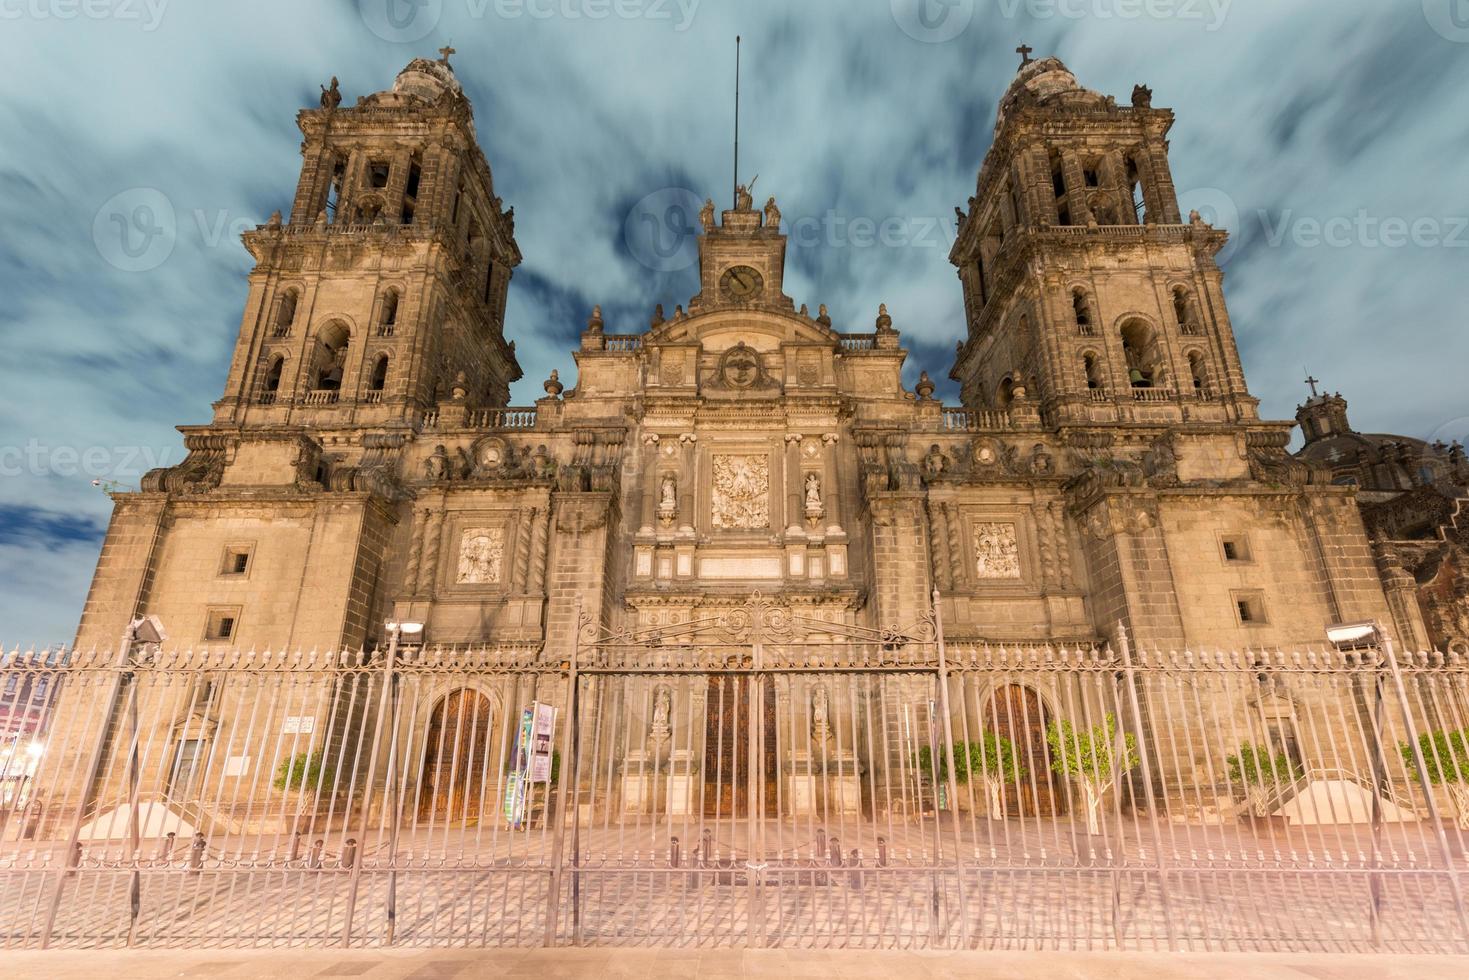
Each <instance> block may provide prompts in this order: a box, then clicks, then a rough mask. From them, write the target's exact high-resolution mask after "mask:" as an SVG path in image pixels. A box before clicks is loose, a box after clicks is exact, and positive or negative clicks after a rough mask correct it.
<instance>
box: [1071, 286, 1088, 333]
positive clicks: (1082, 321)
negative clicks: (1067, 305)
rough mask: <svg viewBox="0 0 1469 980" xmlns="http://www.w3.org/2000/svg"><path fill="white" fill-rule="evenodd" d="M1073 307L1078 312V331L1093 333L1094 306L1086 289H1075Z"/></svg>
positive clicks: (1072, 297) (1072, 299) (1072, 294)
mask: <svg viewBox="0 0 1469 980" xmlns="http://www.w3.org/2000/svg"><path fill="white" fill-rule="evenodd" d="M1071 309H1072V311H1073V312H1074V313H1075V314H1076V332H1077V333H1079V334H1084V335H1086V336H1088V337H1089V336H1091V334H1092V308H1091V302H1090V301H1089V300H1088V299H1087V295H1086V290H1084V289H1075V290H1073V291H1072V293H1071Z"/></svg>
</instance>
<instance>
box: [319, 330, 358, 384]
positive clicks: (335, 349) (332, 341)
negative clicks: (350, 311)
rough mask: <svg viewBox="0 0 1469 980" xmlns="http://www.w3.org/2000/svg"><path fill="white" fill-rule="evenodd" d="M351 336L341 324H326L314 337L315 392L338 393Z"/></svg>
mask: <svg viewBox="0 0 1469 980" xmlns="http://www.w3.org/2000/svg"><path fill="white" fill-rule="evenodd" d="M351 338H352V334H351V332H350V331H348V330H347V328H346V326H344V325H343V324H341V323H335V322H333V323H328V324H327V325H326V326H324V327H322V328H321V332H320V333H319V334H317V336H316V373H315V388H316V390H317V391H340V390H341V389H342V373H343V369H344V367H345V365H346V362H347V344H348V342H349V341H350V340H351Z"/></svg>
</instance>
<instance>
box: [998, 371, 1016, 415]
mask: <svg viewBox="0 0 1469 980" xmlns="http://www.w3.org/2000/svg"><path fill="white" fill-rule="evenodd" d="M995 401H996V402H997V403H998V405H999V407H1000V408H1009V407H1010V403H1011V402H1013V401H1015V379H1014V378H1006V379H1005V380H1004V381H1001V382H1000V390H999V392H998V394H997V395H996V398H995Z"/></svg>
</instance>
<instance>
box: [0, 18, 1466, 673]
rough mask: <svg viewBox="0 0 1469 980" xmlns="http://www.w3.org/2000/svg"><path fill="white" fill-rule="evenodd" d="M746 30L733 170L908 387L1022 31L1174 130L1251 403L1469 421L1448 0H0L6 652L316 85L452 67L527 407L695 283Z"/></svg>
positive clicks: (267, 186)
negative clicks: (694, 242)
mask: <svg viewBox="0 0 1469 980" xmlns="http://www.w3.org/2000/svg"><path fill="white" fill-rule="evenodd" d="M736 34H741V35H743V37H744V41H745V44H744V61H743V69H744V81H745V85H744V94H743V128H742V161H743V163H742V170H743V171H744V176H745V177H747V178H749V177H753V176H754V175H755V174H757V173H758V174H759V183H758V185H757V188H756V191H757V194H758V195H759V197H760V198H761V199H762V200H763V199H764V197H765V196H766V195H768V194H775V195H776V196H777V197H778V199H779V200H780V203H781V207H782V210H783V211H784V213H785V216H786V220H787V222H788V223H790V225H791V228H792V229H793V232H794V235H795V241H794V242H793V247H792V249H791V255H790V261H789V264H790V268H789V270H788V274H787V292H788V293H790V294H791V295H792V296H793V297H794V298H795V300H796V302H797V303H809V304H811V307H812V309H815V307H816V305H817V304H818V303H826V304H828V305H829V307H830V308H831V312H832V315H833V317H834V318H835V320H836V322H837V326H838V329H847V330H863V329H870V328H871V323H872V318H873V316H874V314H875V312H876V309H877V305H878V303H880V302H886V303H887V304H888V305H889V307H890V309H891V311H892V313H893V316H894V318H895V320H896V323H897V326H898V327H899V328H900V329H901V330H903V332H904V334H905V335H906V339H907V341H908V347H909V349H910V350H911V351H912V355H913V356H912V357H911V358H910V362H909V369H910V371H911V373H912V375H913V376H914V377H916V375H917V372H918V370H919V369H920V368H922V369H926V370H928V371H929V372H930V373H931V374H933V375H934V377H935V378H940V377H943V376H945V375H946V374H947V371H948V367H949V358H950V357H951V355H952V351H953V347H954V342H955V340H956V339H957V338H958V337H959V336H960V335H961V334H962V332H963V321H962V318H961V315H960V303H959V290H958V284H957V282H956V280H955V278H954V275H953V272H952V270H951V269H950V267H949V266H948V264H947V262H946V260H945V256H946V253H947V249H948V244H949V240H950V236H951V235H952V227H953V224H952V215H953V207H954V205H955V204H958V203H961V202H963V201H964V200H965V198H966V197H967V196H968V195H969V194H971V193H973V189H974V180H975V174H976V171H977V168H978V166H979V163H980V161H981V160H982V158H983V156H984V152H985V150H986V148H987V147H988V145H989V141H990V135H991V132H992V126H993V120H994V109H995V102H996V99H997V98H998V97H999V95H1000V94H1001V93H1002V92H1003V91H1004V89H1005V86H1006V85H1007V84H1008V83H1009V80H1010V78H1011V76H1012V75H1013V73H1014V71H1015V68H1016V66H1017V64H1018V61H1019V59H1018V56H1017V55H1016V54H1015V53H1014V49H1015V47H1016V46H1017V45H1018V44H1020V43H1022V42H1027V43H1029V44H1030V45H1032V46H1033V47H1034V48H1035V49H1036V51H1037V55H1038V56H1039V55H1045V54H1056V55H1058V56H1060V57H1061V58H1062V59H1063V60H1065V61H1066V62H1067V64H1068V65H1069V66H1070V67H1071V68H1072V70H1073V71H1075V72H1076V74H1077V75H1078V76H1079V78H1080V79H1081V81H1082V83H1083V84H1085V85H1087V86H1089V87H1091V88H1095V89H1098V90H1100V91H1102V92H1105V93H1109V94H1113V95H1116V96H1117V97H1119V99H1121V100H1122V101H1124V102H1126V100H1127V98H1128V97H1129V95H1130V93H1131V91H1132V86H1133V84H1134V83H1136V82H1146V83H1148V84H1150V85H1151V86H1152V87H1153V88H1154V90H1155V92H1156V97H1155V104H1157V105H1165V106H1171V107H1173V108H1174V109H1175V110H1176V111H1177V113H1178V124H1177V126H1176V127H1175V129H1174V131H1173V168H1174V175H1175V179H1176V181H1177V184H1178V187H1179V189H1180V191H1181V192H1182V196H1183V206H1184V210H1185V211H1187V210H1188V209H1189V208H1190V207H1199V208H1201V209H1203V210H1204V211H1205V212H1206V213H1207V214H1209V215H1211V216H1214V218H1215V219H1216V222H1217V223H1219V224H1221V225H1223V226H1225V227H1227V228H1229V229H1230V230H1231V231H1232V232H1233V233H1234V235H1235V241H1234V243H1233V245H1232V246H1231V251H1230V253H1229V254H1228V256H1227V265H1226V271H1227V273H1228V276H1227V282H1226V291H1227V295H1228V298H1229V300H1230V305H1231V310H1232V313H1233V317H1234V324H1235V329H1236V332H1237V333H1238V335H1239V341H1240V346H1241V348H1242V352H1243V355H1244V361H1245V367H1246V371H1247V374H1248V377H1249V381H1250V384H1251V388H1252V390H1253V391H1254V392H1255V394H1256V395H1258V396H1259V397H1260V398H1261V399H1262V400H1263V402H1264V406H1263V408H1264V412H1265V413H1266V415H1267V416H1270V417H1286V418H1288V417H1290V416H1291V415H1292V414H1293V412H1294V408H1295V405H1296V404H1297V402H1298V401H1299V400H1300V399H1301V397H1302V395H1303V394H1304V393H1305V388H1304V386H1303V385H1302V381H1301V379H1302V378H1304V377H1305V373H1304V372H1305V371H1306V369H1307V368H1309V369H1310V371H1312V372H1314V373H1315V375H1316V376H1318V377H1320V378H1322V379H1324V381H1325V383H1326V384H1327V385H1328V386H1329V387H1330V388H1332V389H1340V390H1341V391H1342V392H1343V393H1344V394H1346V395H1347V396H1348V397H1349V398H1350V400H1351V403H1352V417H1353V420H1354V422H1355V423H1356V424H1357V426H1358V427H1359V428H1363V429H1370V430H1376V431H1389V432H1402V433H1408V434H1414V435H1419V436H1425V437H1427V436H1434V435H1452V436H1456V437H1457V436H1462V435H1464V434H1465V432H1466V429H1469V422H1466V417H1469V397H1466V395H1465V393H1464V386H1463V382H1462V378H1463V377H1464V370H1465V367H1466V364H1469V330H1466V326H1469V317H1466V309H1469V218H1466V216H1469V166H1466V164H1465V161H1466V160H1469V94H1466V93H1469V0H1289V2H1282V0H823V2H818V0H801V2H798V3H793V2H790V0H770V2H767V0H738V2H733V0H360V2H359V0H333V2H327V0H310V2H306V0H270V2H267V0H254V2H251V3H249V4H245V3H232V4H225V3H215V2H208V3H206V2H205V0H0V65H4V66H5V67H4V70H3V73H4V80H5V84H4V87H3V92H4V95H3V96H0V133H3V139H0V227H3V232H0V331H3V337H4V343H5V350H6V355H5V359H4V375H3V377H4V384H3V399H0V641H5V642H7V643H16V642H19V643H22V644H24V643H27V642H46V641H52V642H54V641H63V642H65V641H69V640H70V639H71V637H72V635H73V633H74V630H75V627H76V622H77V619H78V616H79V614H80V610H81V605H82V600H83V598H84V596H85V594H86V588H87V584H88V582H89V580H90V576H91V571H92V566H93V564H94V562H95V560H96V556H97V550H98V547H99V545H100V542H101V539H102V534H103V531H104V529H105V527H106V520H107V514H108V509H109V501H108V499H107V498H106V496H105V495H104V494H103V493H102V492H101V491H100V490H98V489H96V488H94V487H93V486H92V480H93V479H99V480H103V481H115V482H116V483H118V484H120V485H121V486H122V487H124V488H127V487H135V486H136V485H137V483H138V480H139V478H140V476H141V475H142V473H143V472H145V471H146V470H147V469H149V468H151V467H152V466H154V465H158V464H160V463H163V464H170V463H174V462H177V461H178V460H179V459H181V458H182V449H181V445H180V442H179V439H178V437H177V434H176V433H175V432H174V431H173V426H175V425H177V424H182V423H199V422H203V421H206V420H207V419H208V418H209V414H210V403H211V401H213V400H214V399H215V398H217V397H218V396H219V394H220V392H221V388H222V385H223V382H224V376H225V371H226V368H227V364H228V358H229V354H230V351H231V348H232V344H233V341H234V337H235V333H236V331H237V329H238V326H239V317H240V311H241V307H242V303H243V300H244V295H245V283H244V276H245V273H246V272H247V271H248V269H249V261H248V257H247V256H246V253H245V252H244V250H243V248H242V247H241V246H240V243H239V232H240V230H241V229H242V228H244V227H248V226H251V225H254V224H256V223H258V222H261V221H264V220H265V218H266V217H267V216H268V215H269V214H270V212H271V211H273V210H275V209H277V208H281V209H283V210H289V203H290V199H291V194H292V189H293V186H294V182H295V178H296V172H297V167H298V165H299V156H298V152H297V151H298V147H299V142H300V135H299V133H298V131H297V130H296V127H295V121H294V117H295V113H296V110H297V109H298V108H299V107H301V106H306V105H314V104H315V103H316V101H317V97H318V94H319V88H318V86H319V85H320V84H322V83H323V82H325V81H326V80H327V79H328V78H329V77H330V76H332V75H337V76H339V77H340V79H341V86H342V90H343V92H344V94H345V95H346V98H347V100H348V102H349V103H350V102H351V101H355V99H356V97H357V96H358V95H361V94H365V93H368V92H372V91H375V90H378V89H382V88H386V87H388V86H389V85H390V84H391V82H392V79H393V76H394V75H395V74H396V73H397V71H398V70H399V69H400V68H401V67H402V66H403V65H404V64H405V63H406V62H407V61H408V60H409V59H410V58H412V57H415V56H419V55H424V54H429V55H432V53H433V52H434V50H435V49H437V48H439V47H440V46H442V45H444V44H445V43H446V42H452V44H453V46H454V47H455V48H457V49H458V53H457V54H456V55H455V56H454V59H453V63H454V66H455V70H456V71H457V72H458V74H459V77H460V78H461V80H462V81H463V82H464V86H465V89H466V90H467V92H468V93H469V95H470V97H471V98H472V100H473V102H474V105H475V110H476V120H477V126H478V130H479V135H480V140H481V143H482V145H483V147H484V150H485V152H486V154H487V155H488V157H489V159H490V163H491V166H492V167H493V169H494V172H495V179H496V189H497V191H498V192H499V193H500V194H501V195H502V196H503V197H504V198H505V200H506V201H507V202H508V203H510V204H513V205H515V208H516V216H517V219H518V220H517V234H518V237H519V241H520V245H521V248H522V250H523V252H524V254H525V264H524V265H523V266H522V267H521V268H520V269H519V270H518V272H517V274H516V276H515V280H514V282H513V283H512V286H511V294H510V295H511V298H510V311H509V318H508V324H507V328H506V329H507V332H508V333H509V335H510V336H512V337H513V338H515V339H517V340H518V342H519V350H520V354H521V361H522V364H523V365H524V367H525V371H526V377H525V380H524V381H522V382H521V383H520V384H519V385H518V386H517V389H516V391H515V392H514V400H515V401H516V402H517V403H527V402H529V401H531V400H532V399H533V398H534V397H535V396H536V395H538V394H539V393H540V392H539V383H540V381H541V380H542V379H543V378H545V376H546V375H547V373H548V372H549V371H550V370H551V369H552V368H559V369H560V370H561V373H562V375H563V377H565V378H567V379H568V380H569V379H571V378H573V377H574V369H573V366H572V363H571V359H570V357H569V356H568V355H567V353H566V351H567V350H568V349H569V348H570V347H571V346H572V345H573V344H574V342H575V336H576V334H577V333H578V332H579V331H580V329H581V328H582V326H583V323H584V321H585V319H586V315H587V313H588V311H589V309H590V307H591V305H592V304H593V303H601V304H602V306H603V307H604V309H605V311H606V313H607V316H608V321H609V327H608V329H609V330H610V331H615V332H632V331H635V330H639V329H642V328H643V327H644V326H645V325H646V320H647V316H648V314H649V312H650V311H651V308H652V306H653V304H654V303H655V302H663V303H666V304H668V306H669V308H670V309H671V308H672V304H674V303H679V302H684V301H686V300H687V298H688V296H689V295H690V294H691V293H692V292H693V291H694V275H693V270H692V269H691V268H690V267H688V266H687V265H686V264H685V263H686V261H687V258H688V255H687V253H686V252H684V253H680V252H678V251H677V250H676V249H675V248H673V245H675V244H676V240H674V239H670V238H668V237H667V236H668V225H669V223H670V220H672V222H673V223H674V224H676V223H677V215H678V214H679V213H680V212H679V211H678V209H677V207H676V205H677V204H678V203H679V202H681V201H684V200H686V199H694V200H701V199H702V198H703V197H704V196H705V195H713V196H715V197H716V199H718V200H720V201H721V202H723V201H724V200H725V199H726V197H727V195H728V188H729V186H730V166H731V164H730V130H731V118H732V106H731V87H732V84H731V83H732V76H733V67H734V64H733V61H734V43H733V41H734V36H735V35H736ZM650 222H651V224H650ZM660 222H661V227H660V225H659V223H660ZM129 225H130V226H131V227H130V228H129V227H128V226H129ZM654 230H659V231H660V236H661V237H660V238H656V239H655V238H653V237H651V235H652V232H653V231H654ZM124 231H128V232H129V234H130V235H131V236H132V237H129V238H124V237H123V232H124ZM143 232H147V235H146V237H138V236H139V235H141V234H143ZM951 394H952V393H951Z"/></svg>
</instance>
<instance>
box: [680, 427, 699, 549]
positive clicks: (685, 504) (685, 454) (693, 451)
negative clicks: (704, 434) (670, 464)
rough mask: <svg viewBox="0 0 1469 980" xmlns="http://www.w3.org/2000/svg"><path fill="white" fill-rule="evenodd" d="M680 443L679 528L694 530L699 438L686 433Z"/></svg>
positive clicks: (681, 437)
mask: <svg viewBox="0 0 1469 980" xmlns="http://www.w3.org/2000/svg"><path fill="white" fill-rule="evenodd" d="M678 442H679V446H680V447H682V450H683V451H682V453H681V456H682V460H681V463H680V468H679V475H678V482H679V488H678V527H679V530H680V531H682V530H684V529H685V528H687V529H690V530H692V529H693V527H694V494H695V493H696V492H697V490H698V477H697V473H698V468H699V467H698V463H699V455H698V452H697V449H698V445H699V437H698V436H697V435H695V434H694V433H692V432H685V433H684V434H683V435H681V436H679V437H678Z"/></svg>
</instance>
